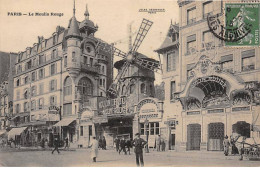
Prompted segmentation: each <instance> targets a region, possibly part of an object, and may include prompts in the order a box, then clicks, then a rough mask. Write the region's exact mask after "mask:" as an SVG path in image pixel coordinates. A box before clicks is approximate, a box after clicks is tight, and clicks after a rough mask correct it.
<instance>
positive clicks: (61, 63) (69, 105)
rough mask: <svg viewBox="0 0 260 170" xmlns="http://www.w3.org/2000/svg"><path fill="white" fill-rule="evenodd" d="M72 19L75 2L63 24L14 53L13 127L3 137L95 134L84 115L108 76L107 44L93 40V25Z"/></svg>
mask: <svg viewBox="0 0 260 170" xmlns="http://www.w3.org/2000/svg"><path fill="white" fill-rule="evenodd" d="M84 15H85V19H84V20H83V21H81V22H79V21H77V19H76V16H75V6H74V10H73V16H72V18H71V19H70V21H69V25H68V28H67V29H65V28H63V27H60V26H57V28H56V31H55V32H54V33H53V34H52V36H51V37H49V38H47V39H46V38H44V37H38V42H37V43H35V44H34V45H33V46H32V47H27V48H26V50H25V51H23V52H19V53H18V55H17V60H16V64H15V75H14V99H13V106H14V111H13V112H14V116H13V118H12V127H13V129H12V130H11V131H10V132H9V138H17V136H18V137H19V138H20V139H18V140H20V141H21V144H22V145H34V144H35V143H37V142H39V141H41V140H42V139H43V138H44V139H47V140H48V141H49V143H50V145H52V141H53V138H54V137H59V138H60V139H64V138H65V137H68V138H69V141H70V142H71V143H76V142H77V141H81V142H79V143H81V144H82V145H83V144H84V143H88V141H89V139H90V137H91V136H92V135H94V134H95V127H94V124H93V122H92V121H90V119H89V118H90V117H92V116H93V115H94V114H97V102H98V99H99V98H105V97H106V89H107V87H108V86H109V85H110V84H111V81H112V79H113V73H112V62H113V61H112V56H111V53H110V52H109V50H108V49H109V47H108V49H106V48H107V47H105V46H104V45H103V46H102V47H101V46H100V44H103V43H104V42H103V41H102V40H100V39H97V38H95V32H96V31H97V30H98V27H97V26H95V25H94V23H93V22H92V21H91V20H90V19H89V12H88V9H86V12H85V13H84Z"/></svg>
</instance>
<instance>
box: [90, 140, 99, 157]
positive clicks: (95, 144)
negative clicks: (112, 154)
mask: <svg viewBox="0 0 260 170" xmlns="http://www.w3.org/2000/svg"><path fill="white" fill-rule="evenodd" d="M89 147H91V159H92V160H93V162H96V161H97V155H98V141H97V140H96V137H93V140H92V141H91V143H90V146H89Z"/></svg>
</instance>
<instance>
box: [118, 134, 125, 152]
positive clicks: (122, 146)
mask: <svg viewBox="0 0 260 170" xmlns="http://www.w3.org/2000/svg"><path fill="white" fill-rule="evenodd" d="M125 146H126V141H125V137H123V138H122V139H121V140H120V149H119V155H120V152H121V151H122V150H123V151H124V153H125V155H127V153H126V150H125Z"/></svg>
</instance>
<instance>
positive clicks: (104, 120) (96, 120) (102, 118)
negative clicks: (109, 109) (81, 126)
mask: <svg viewBox="0 0 260 170" xmlns="http://www.w3.org/2000/svg"><path fill="white" fill-rule="evenodd" d="M107 122H108V119H107V117H106V116H100V117H94V118H93V123H107Z"/></svg>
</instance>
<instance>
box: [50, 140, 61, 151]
mask: <svg viewBox="0 0 260 170" xmlns="http://www.w3.org/2000/svg"><path fill="white" fill-rule="evenodd" d="M54 151H57V152H58V154H60V151H59V140H58V138H55V139H54V149H53V150H52V152H51V154H53V152H54Z"/></svg>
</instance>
